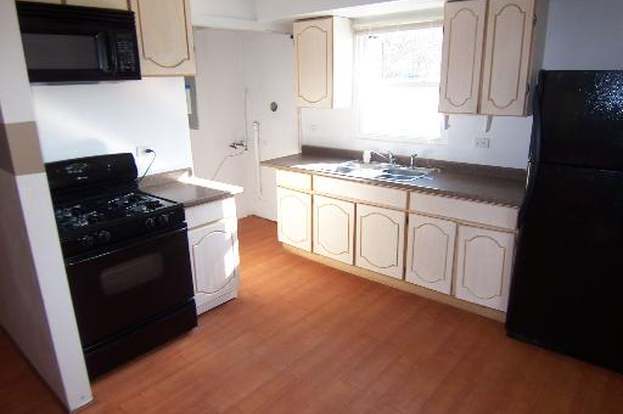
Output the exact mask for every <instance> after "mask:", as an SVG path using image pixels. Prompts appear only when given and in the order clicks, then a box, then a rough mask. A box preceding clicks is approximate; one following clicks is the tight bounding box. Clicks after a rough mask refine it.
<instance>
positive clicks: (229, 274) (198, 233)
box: [188, 217, 240, 313]
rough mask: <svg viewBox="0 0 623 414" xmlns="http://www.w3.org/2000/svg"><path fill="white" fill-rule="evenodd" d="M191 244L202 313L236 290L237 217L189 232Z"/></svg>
mask: <svg viewBox="0 0 623 414" xmlns="http://www.w3.org/2000/svg"><path fill="white" fill-rule="evenodd" d="M188 244H189V249H190V258H191V267H192V273H193V279H194V286H195V301H196V303H197V309H198V311H199V313H201V312H202V311H205V310H207V308H208V306H207V305H208V304H210V303H211V302H214V301H215V300H218V298H219V296H223V295H226V294H228V293H230V292H231V291H232V290H234V289H235V288H236V286H235V284H236V283H237V278H236V276H237V272H238V264H239V262H240V258H239V255H238V237H237V219H236V217H232V218H228V219H225V220H221V221H218V222H215V223H211V224H208V225H205V226H202V227H198V228H195V229H192V230H190V231H189V232H188Z"/></svg>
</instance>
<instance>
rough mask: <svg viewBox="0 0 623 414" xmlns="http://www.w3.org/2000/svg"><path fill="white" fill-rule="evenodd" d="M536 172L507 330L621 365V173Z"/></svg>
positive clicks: (622, 368)
mask: <svg viewBox="0 0 623 414" xmlns="http://www.w3.org/2000/svg"><path fill="white" fill-rule="evenodd" d="M537 174H538V175H537V177H536V179H535V188H534V192H533V194H532V197H531V200H530V202H529V204H528V205H527V206H526V208H525V214H524V218H523V223H522V225H521V230H520V235H519V241H518V248H517V253H516V258H515V265H514V272H513V281H512V285H511V295H510V302H509V308H508V316H507V331H508V333H509V335H511V336H513V337H516V338H519V339H522V340H526V341H528V342H532V343H535V344H538V345H542V346H545V347H548V348H552V349H555V350H558V351H560V352H564V353H567V354H570V355H574V356H576V357H579V358H582V359H585V360H588V361H591V362H594V363H597V364H601V365H604V366H608V367H610V368H613V369H616V370H618V371H621V372H623V352H621V349H623V329H621V327H622V326H623V300H621V294H622V292H623V173H619V172H611V171H603V170H602V171H599V170H589V169H580V168H570V167H564V166H552V165H541V166H540V168H539V170H538V173H537Z"/></svg>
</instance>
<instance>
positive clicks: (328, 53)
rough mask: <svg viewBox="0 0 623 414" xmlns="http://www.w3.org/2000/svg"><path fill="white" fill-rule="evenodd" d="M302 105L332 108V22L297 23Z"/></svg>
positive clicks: (298, 96)
mask: <svg viewBox="0 0 623 414" xmlns="http://www.w3.org/2000/svg"><path fill="white" fill-rule="evenodd" d="M294 42H295V53H296V91H297V102H298V104H299V106H307V107H317V108H330V107H331V105H332V100H333V96H332V90H333V19H332V18H327V19H314V20H308V21H303V22H296V23H294Z"/></svg>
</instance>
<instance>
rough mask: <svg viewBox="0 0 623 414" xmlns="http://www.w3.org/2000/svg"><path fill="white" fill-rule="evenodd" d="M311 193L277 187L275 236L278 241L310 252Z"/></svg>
mask: <svg viewBox="0 0 623 414" xmlns="http://www.w3.org/2000/svg"><path fill="white" fill-rule="evenodd" d="M311 197H312V196H311V195H310V194H306V193H300V192H298V191H292V190H288V189H285V188H280V187H279V188H277V236H278V238H279V241H280V242H282V243H285V244H289V245H291V246H293V247H296V248H299V249H302V250H305V251H308V252H311V250H312V235H311V218H312V211H311Z"/></svg>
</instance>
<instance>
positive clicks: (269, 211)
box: [191, 29, 298, 218]
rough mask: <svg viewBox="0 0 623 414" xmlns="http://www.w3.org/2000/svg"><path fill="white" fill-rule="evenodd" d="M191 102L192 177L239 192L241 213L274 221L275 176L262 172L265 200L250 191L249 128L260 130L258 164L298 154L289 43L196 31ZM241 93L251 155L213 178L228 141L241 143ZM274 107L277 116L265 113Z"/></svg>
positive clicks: (254, 189) (252, 174) (257, 35)
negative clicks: (195, 123)
mask: <svg viewBox="0 0 623 414" xmlns="http://www.w3.org/2000/svg"><path fill="white" fill-rule="evenodd" d="M195 48H196V52H197V65H198V73H197V98H198V114H199V124H200V130H198V131H191V136H192V146H193V158H194V166H195V172H196V174H197V175H198V176H200V177H202V178H208V179H216V180H219V181H224V182H227V183H230V184H236V185H242V186H244V187H245V193H244V194H243V195H241V196H239V198H238V207H239V214H240V215H241V216H245V215H248V214H258V215H261V216H263V217H268V218H274V217H275V216H276V212H275V205H274V199H275V193H274V192H275V187H274V172H273V171H272V170H270V169H266V168H263V169H262V179H263V186H262V187H263V189H264V194H263V196H262V197H260V196H259V191H258V186H257V184H256V171H257V168H256V167H255V161H254V160H255V156H254V155H255V148H254V146H253V139H252V137H253V130H252V127H251V124H252V123H253V122H254V121H258V122H259V123H260V135H261V142H262V145H261V149H260V154H261V158H262V159H269V158H274V157H278V156H282V155H287V154H292V153H295V152H297V150H298V138H297V124H296V107H295V102H294V94H293V93H292V90H293V85H294V78H293V77H294V67H293V66H294V56H293V43H292V40H291V39H290V37H289V36H286V35H280V34H272V33H252V32H240V31H231V30H212V29H210V30H199V31H197V32H196V36H195ZM245 88H246V89H247V90H248V116H247V118H248V124H247V127H248V131H247V133H248V137H249V151H248V152H246V153H243V155H241V156H239V157H236V158H229V159H227V161H226V162H225V163H224V164H223V167H222V168H221V170H220V172H219V173H218V175H217V176H216V177H215V176H214V174H215V172H216V170H217V168H218V165H219V164H220V163H221V161H222V160H223V159H224V157H226V156H227V155H230V154H234V153H236V152H237V151H235V150H233V149H231V148H229V144H230V143H232V142H233V141H237V140H240V139H242V138H243V137H244V136H245V114H244V112H245V110H244V108H245V100H244V96H245ZM272 101H275V102H277V103H278V104H279V109H278V111H277V112H275V113H273V112H271V111H270V109H269V105H270V103H271V102H272Z"/></svg>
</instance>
